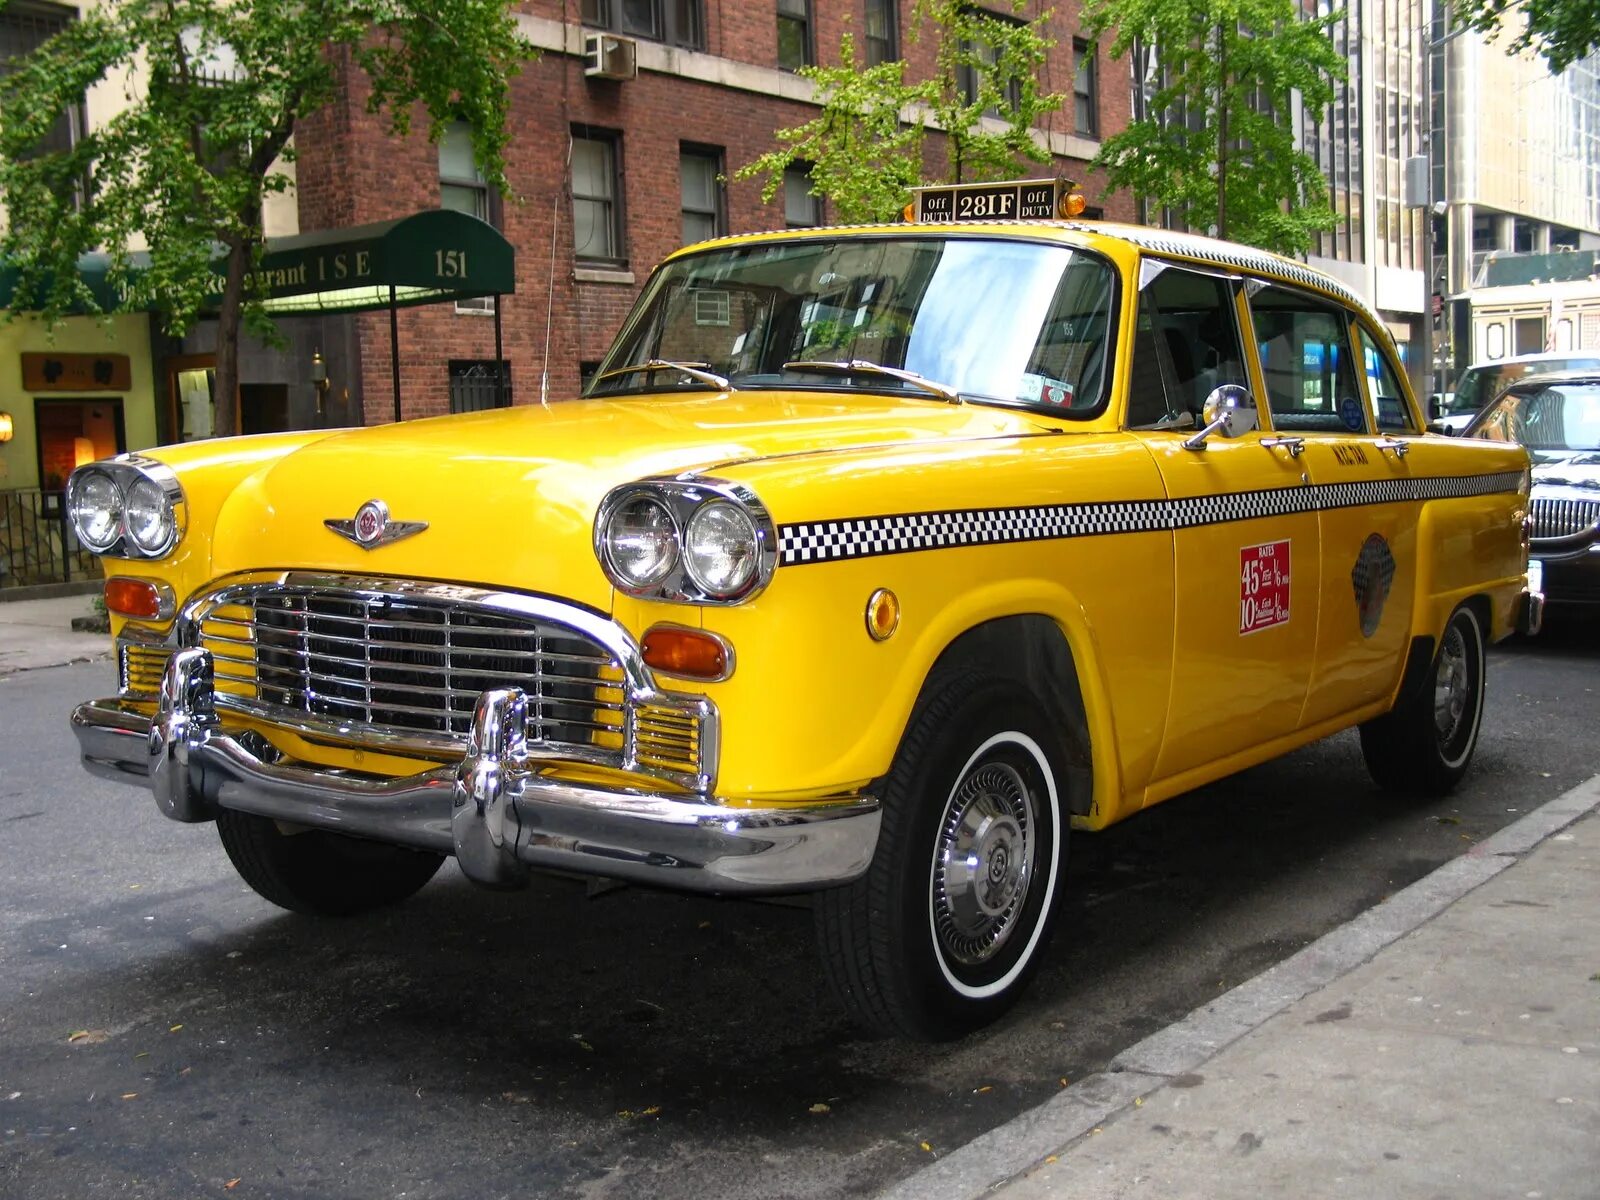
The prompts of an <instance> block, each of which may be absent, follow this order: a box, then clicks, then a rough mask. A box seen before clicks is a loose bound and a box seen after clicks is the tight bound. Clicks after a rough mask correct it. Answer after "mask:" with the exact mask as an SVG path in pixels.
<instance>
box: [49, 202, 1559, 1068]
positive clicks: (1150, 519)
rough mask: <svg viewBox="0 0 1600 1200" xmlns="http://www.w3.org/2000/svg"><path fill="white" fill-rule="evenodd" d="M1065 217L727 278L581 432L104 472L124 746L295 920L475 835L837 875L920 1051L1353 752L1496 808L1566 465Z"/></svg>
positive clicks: (885, 239) (836, 958)
mask: <svg viewBox="0 0 1600 1200" xmlns="http://www.w3.org/2000/svg"><path fill="white" fill-rule="evenodd" d="M973 197H982V199H980V200H976V201H975V200H973V199H972V198H973ZM1067 202H1068V201H1067V200H1066V199H1065V198H1064V197H1063V195H1062V194H1061V191H1060V189H1059V188H1058V187H1057V185H1056V184H1055V183H1054V182H1052V181H1043V182H1039V181H1024V182H1021V183H1012V184H1004V185H986V190H985V189H976V188H957V189H943V190H940V189H929V190H927V191H925V192H924V193H923V195H922V196H921V197H920V198H919V200H918V201H917V209H916V211H915V212H914V213H913V214H912V216H913V217H914V218H917V219H913V220H911V221H909V222H906V223H899V224H889V225H882V226H869V227H856V228H846V229H818V230H792V231H787V232H780V233H767V234H757V235H750V236H740V237H733V238H725V239H722V240H719V241H715V242H711V243H707V244H704V245H699V246H694V247H690V248H687V249H684V250H682V251H679V252H677V253H675V254H674V255H672V256H671V257H670V258H669V259H667V261H666V262H664V263H663V264H662V265H661V266H660V267H659V268H658V269H657V270H656V271H655V273H654V274H653V275H652V276H651V278H650V280H649V282H648V284H647V285H646V287H645V288H644V290H643V292H642V294H641V295H640V297H639V300H638V302H637V304H636V306H635V307H634V309H633V311H632V313H631V315H630V316H629V317H628V319H627V321H626V323H625V325H624V326H623V328H622V330H621V332H620V334H619V335H618V337H617V339H616V341H615V344H614V346H613V347H612V349H611V351H610V353H609V355H608V356H607V357H606V359H605V361H604V362H603V363H602V364H601V367H600V369H599V371H598V372H597V374H596V376H595V378H594V380H593V382H592V383H591V384H590V386H589V387H588V389H587V392H586V394H585V395H584V396H583V398H581V399H574V400H571V401H568V402H564V403H560V404H553V405H550V406H549V407H548V408H544V407H532V406H530V407H517V408H511V409H502V410H498V411H491V412H485V413H476V414H471V415H463V416H454V417H444V418H437V419H430V420H420V421H411V422H406V423H403V424H397V425H389V426H384V427H377V428H365V429H350V430H341V431H324V430H319V431H315V432H305V433H297V434H286V435H270V436H262V437H252V438H239V439H233V440H226V441H215V442H205V443H198V444H190V445H185V446H175V447H166V448H162V449H159V450H153V451H150V452H148V453H144V454H138V455H125V456H123V457H121V458H119V459H115V460H111V461H108V462H103V463H97V464H93V465H90V466H86V467H84V468H82V469H80V470H79V471H78V472H77V473H76V474H75V475H74V476H73V478H72V480H71V484H70V498H69V502H70V509H71V513H72V517H73V520H74V522H75V526H76V529H77V532H78V535H79V537H80V538H81V539H82V540H83V542H84V543H85V544H86V545H87V546H89V547H91V548H92V549H94V550H96V551H97V552H99V553H101V554H102V555H103V556H104V565H105V570H106V574H107V580H106V584H105V588H106V597H107V603H108V606H109V608H110V610H111V611H112V613H113V614H114V615H115V626H114V637H115V644H116V649H117V662H118V664H119V666H120V680H119V687H118V689H117V694H116V695H114V696H111V697H108V698H105V699H99V700H93V701H89V702H87V703H84V704H82V705H80V706H79V707H78V708H77V709H76V711H75V712H74V713H73V716H72V722H73V727H74V729H75V731H76V733H77V735H78V738H79V741H80V746H81V750H82V755H83V760H84V763H85V765H86V766H87V767H88V768H89V769H90V770H92V771H94V772H96V773H97V774H100V775H103V776H106V777H109V778H115V779H121V780H126V781H130V782H135V783H140V784H143V785H145V786H146V787H149V788H151V789H152V790H153V791H154V794H155V798H156V801H157V803H158V804H159V806H160V808H161V810H162V811H163V812H165V813H166V814H167V815H168V816H170V817H172V818H175V819H177V820H179V821H215V822H216V825H217V828H218V830H219V833H220V835H221V839H222V844H223V846H224V847H225V848H226V850H227V853H228V855H229V857H230V858H231V860H232V861H233V863H234V865H235V866H236V868H237V869H238V871H239V873H240V874H241V875H242V876H243V878H244V879H245V880H246V881H247V882H248V883H249V884H250V885H251V886H252V887H253V888H254V889H255V890H256V891H258V892H259V893H260V894H261V895H262V896H264V897H265V898H267V899H268V900H270V901H272V902H274V903H276V904H279V905H282V906H284V907H286V908H290V909H295V910H299V911H305V912H313V913H326V914H339V913H351V912H356V911H360V910H364V909H367V908H370V907H372V906H375V905H380V904H385V903H391V902H395V901H398V900H401V899H404V898H405V897H407V896H409V895H411V894H412V893H414V892H415V891H417V890H418V889H419V888H421V887H422V886H423V884H424V883H426V882H427V880H428V879H429V878H430V877H431V876H432V875H433V874H434V872H435V871H436V870H437V869H438V867H439V865H440V863H441V862H442V861H443V859H444V857H446V856H449V855H454V856H455V858H456V860H457V862H458V863H459V865H460V868H461V870H462V871H463V873H465V874H466V875H467V876H468V877H469V878H470V879H472V880H474V881H476V882H478V883H481V884H485V885H490V886H495V887H506V886H514V885H516V884H518V883H520V882H523V881H524V880H525V879H526V878H527V875H528V872H530V871H538V870H555V871H561V872H568V873H578V874H584V875H591V876H601V877H608V878H612V879H618V880H624V881H632V882H636V883H642V884H648V885H656V886H664V887H670V888H682V889H690V890H695V891H704V892H713V893H726V894H762V893H765V894H774V893H814V899H813V906H814V908H815V913H816V931H817V937H818V942H819V945H820V947H821V952H822V959H823V962H824V964H825V967H826V973H827V975H828V977H829V978H830V980H831V982H832V984H833V985H834V988H835V990H836V992H837V993H838V995H839V997H840V999H841V1000H842V1002H843V1004H844V1005H845V1007H846V1008H847V1009H848V1011H849V1012H850V1013H851V1014H852V1015H853V1016H854V1017H855V1018H856V1019H857V1020H859V1021H860V1022H862V1023H864V1024H866V1025H868V1026H870V1027H873V1028H875V1029H878V1030H883V1031H889V1032H892V1033H898V1034H902V1035H907V1036H913V1037H925V1038H940V1037H949V1036H954V1035H958V1034H960V1033H961V1032H963V1031H965V1030H968V1029H971V1028H973V1027H974V1026H976V1025H979V1024H981V1023H983V1022H985V1021H988V1020H991V1019H992V1018H993V1017H995V1016H996V1015H997V1014H998V1013H1000V1012H1001V1011H1002V1010H1003V1009H1005V1008H1006V1006H1008V1005H1009V1004H1011V1003H1012V1002H1013V1001H1014V1000H1015V999H1016V997H1017V995H1018V993H1019V992H1020V991H1021V990H1022V988H1023V987H1024V986H1025V984H1026V983H1027V981H1028V979H1029V977H1030V976H1031V975H1032V974H1033V973H1034V971H1035V969H1036V968H1037V967H1038V965H1039V963H1040V959H1041V957H1042V955H1043V954H1044V949H1045V946H1046V944H1047V941H1048V939H1049V937H1050V934H1051V929H1052V925H1053V924H1054V921H1055V915H1056V912H1057V910H1058V908H1059V904H1060V900H1061V896H1062V893H1063V889H1064V888H1065V887H1066V886H1067V875H1066V870H1067V853H1066V852H1067V844H1068V837H1069V833H1070V832H1071V831H1092V830H1098V829H1102V828H1104V827H1105V826H1107V825H1110V824H1112V823H1113V822H1116V821H1120V820H1122V819H1124V818H1126V817H1129V816H1132V815H1133V814H1135V813H1137V812H1139V811H1140V810H1141V809H1143V808H1146V807H1148V806H1150V805H1152V804H1156V803H1158V802H1160V801H1162V800H1165V799H1167V798H1168V797H1171V796H1174V795H1177V794H1179V793H1182V792H1185V791H1188V790H1189V789H1192V788H1195V787H1197V786H1199V785H1201V784H1204V783H1206V782H1208V781H1210V780H1214V779H1217V778H1219V777H1221V776H1224V775H1227V774H1229V773H1231V772H1234V771H1238V770H1240V769H1241V768H1244V767H1248V766H1250V765H1251V764H1253V763H1258V762H1261V761H1262V760H1264V759H1267V758H1269V757H1271V756H1273V755H1278V754H1281V753H1283V752H1285V751H1287V750H1290V749H1292V748H1294V747H1296V746H1299V745H1302V744H1304V743H1306V742H1309V741H1312V740H1313V739H1316V738H1321V737H1324V736H1326V735H1328V734H1331V733H1333V732H1335V731H1337V730H1341V729H1344V728H1347V727H1350V726H1359V727H1360V730H1361V745H1362V749H1363V752H1364V755H1365V758H1366V761H1367V764H1368V766H1369V767H1370V769H1371V773H1372V775H1373V776H1374V778H1375V779H1376V781H1377V782H1378V783H1379V784H1381V785H1382V786H1384V787H1388V788H1394V789H1401V790H1407V791H1412V792H1423V793H1438V792H1442V791H1444V790H1446V789H1448V788H1450V787H1451V786H1452V785H1454V784H1455V783H1456V782H1457V781H1458V780H1459V779H1460V778H1461V777H1462V774H1463V773H1464V772H1465V771H1466V770H1467V767H1468V763H1469V761H1470V759H1471V758H1472V754H1473V749H1474V746H1475V744H1476V742H1477V737H1478V726H1479V720H1480V718H1481V716H1482V713H1483V701H1484V666H1485V657H1484V648H1485V646H1486V645H1487V644H1489V643H1492V642H1494V641H1497V640H1499V639H1501V638H1504V637H1506V636H1508V635H1509V634H1511V633H1512V632H1513V631H1514V630H1516V629H1518V628H1523V629H1526V628H1529V627H1530V626H1533V625H1536V623H1537V620H1538V616H1539V612H1540V598H1539V597H1538V596H1537V595H1536V594H1533V593H1530V592H1529V591H1528V589H1527V581H1526V569H1527V545H1526V535H1525V517H1526V514H1527V508H1528V458H1527V455H1526V453H1525V452H1524V451H1523V450H1522V449H1521V448H1520V447H1517V446H1514V445H1505V444H1494V443H1490V442H1484V441H1462V440H1460V439H1453V438H1445V437H1432V436H1427V435H1425V434H1424V432H1423V418H1422V414H1421V413H1420V412H1419V410H1418V407H1417V404H1416V400H1415V398H1414V397H1413V395H1412V393H1411V390H1410V388H1409V387H1408V385H1407V383H1406V379H1405V375H1404V373H1403V372H1402V371H1401V369H1400V365H1399V362H1398V360H1397V357H1396V354H1395V351H1394V347H1393V345H1392V344H1391V342H1390V340H1389V339H1388V337H1387V336H1386V335H1385V333H1384V330H1383V327H1382V325H1381V324H1380V323H1379V322H1378V320H1377V319H1376V318H1375V317H1374V315H1373V313H1372V312H1371V311H1370V310H1369V309H1368V308H1367V306H1366V305H1365V304H1364V303H1362V301H1361V300H1360V299H1359V298H1358V297H1356V296H1355V295H1353V294H1352V293H1351V292H1350V291H1349V290H1348V289H1346V288H1345V287H1343V286H1342V285H1341V284H1339V283H1338V282H1336V281H1335V280H1333V279H1330V278H1328V277H1326V276H1324V275H1321V274H1319V273H1317V272H1315V271H1312V270H1308V269H1307V268H1306V267H1305V266H1304V265H1302V264H1301V263H1298V262H1294V261H1291V260H1289V259H1285V258H1280V257H1277V256H1275V255H1272V254H1267V253H1262V252H1260V251H1257V250H1253V249H1250V248H1248V247H1245V246H1239V245H1233V244H1228V243H1224V242H1219V241H1214V240H1208V239H1205V238H1200V237H1191V236H1184V235H1180V234H1176V233H1170V232H1166V231H1161V230H1154V229H1147V228H1139V227H1131V226H1117V225H1107V224H1100V223H1086V222H1078V221H1073V220H1070V219H1061V217H1060V216H1059V213H1060V212H1061V211H1063V210H1062V208H1061V205H1063V204H1065V203H1067ZM971 213H978V214H981V215H983V216H984V217H985V218H986V219H984V220H980V221H968V220H961V219H959V218H961V217H962V216H964V215H967V214H971ZM1041 217H1042V218H1044V219H1038V218H1041ZM952 218H956V219H952Z"/></svg>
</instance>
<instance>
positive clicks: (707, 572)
mask: <svg viewBox="0 0 1600 1200" xmlns="http://www.w3.org/2000/svg"><path fill="white" fill-rule="evenodd" d="M683 542H684V544H683V561H684V565H685V566H686V567H687V568H688V569H689V577H690V578H691V579H693V580H694V582H695V583H696V584H697V585H698V586H699V587H700V588H702V589H703V590H704V591H706V592H707V593H708V594H710V595H712V596H717V597H724V596H732V595H736V594H737V593H739V592H742V591H743V590H744V589H745V588H747V587H749V586H750V582H751V581H752V580H753V579H754V578H755V577H756V568H757V566H758V563H759V560H760V553H761V538H760V535H759V534H757V532H756V526H755V522H754V521H752V520H751V519H750V515H749V514H748V513H746V512H745V511H744V509H742V508H740V507H739V506H738V505H737V504H730V503H728V502H727V501H725V500H714V501H712V502H711V503H710V504H706V505H703V506H701V508H700V510H699V511H698V512H696V513H695V514H694V516H692V517H690V518H689V528H688V530H687V531H686V532H685V534H684V539H683Z"/></svg>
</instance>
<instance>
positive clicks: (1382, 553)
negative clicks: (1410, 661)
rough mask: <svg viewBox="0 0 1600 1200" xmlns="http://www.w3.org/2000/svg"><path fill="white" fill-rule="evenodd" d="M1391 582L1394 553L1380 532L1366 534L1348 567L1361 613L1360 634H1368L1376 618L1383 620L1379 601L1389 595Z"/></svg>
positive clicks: (1375, 625) (1372, 632)
mask: <svg viewBox="0 0 1600 1200" xmlns="http://www.w3.org/2000/svg"><path fill="white" fill-rule="evenodd" d="M1393 582H1394V555H1393V554H1391V553H1390V552H1389V543H1388V542H1386V541H1384V540H1383V536H1382V535H1381V534H1377V533H1372V534H1368V535H1367V540H1366V541H1365V542H1363V543H1362V545H1361V553H1360V554H1358V555H1356V565H1355V566H1354V567H1353V568H1352V569H1351V571H1350V584H1351V586H1352V587H1354V588H1355V593H1356V611H1357V612H1359V613H1360V614H1361V636H1362V637H1371V636H1372V635H1373V634H1375V633H1377V632H1378V622H1380V621H1381V620H1383V604H1384V601H1386V600H1387V599H1388V598H1389V585H1390V584H1392V583H1393Z"/></svg>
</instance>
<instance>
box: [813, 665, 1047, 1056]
mask: <svg viewBox="0 0 1600 1200" xmlns="http://www.w3.org/2000/svg"><path fill="white" fill-rule="evenodd" d="M1044 711H1045V710H1044V708H1043V706H1041V705H1039V704H1036V703H1029V702H1028V699H1027V697H1026V695H1025V694H1023V693H1021V692H1019V690H1018V689H1017V688H1016V687H1015V686H1014V685H1010V684H1007V683H1004V682H1002V681H1000V680H996V679H990V678H986V677H982V676H971V675H961V676H954V677H948V678H946V679H944V680H942V681H935V683H934V684H933V685H931V686H930V689H929V693H928V696H927V698H926V699H925V700H924V701H923V702H922V703H920V704H919V705H918V708H917V711H916V712H915V713H914V714H913V716H912V719H911V724H910V726H909V727H908V729H907V731H906V736H905V738H904V740H903V741H902V743H901V747H900V751H899V753H898V754H897V755H896V759H895V763H894V766H893V767H892V768H891V770H890V773H889V776H888V779H887V781H886V786H885V788H884V793H883V796H882V802H883V824H882V827H881V829H880V832H879V837H878V846H877V852H876V853H875V854H874V856H873V861H872V866H871V867H870V868H868V870H867V873H866V875H864V876H863V877H862V878H860V879H858V880H857V881H856V882H854V883H852V884H849V885H847V886H845V887H842V888H834V889H832V890H830V891H827V892H824V893H822V894H821V895H820V896H819V897H818V898H817V904H816V923H817V938H818V944H819V946H820V948H821V951H822V958H823V963H824V967H825V970H826V972H827V974H828V978H829V982H830V983H831V984H832V985H833V989H834V991H835V992H836V993H837V994H838V996H839V998H840V1000H841V1001H842V1002H843V1003H844V1006H845V1008H846V1009H847V1010H848V1011H849V1013H850V1015H851V1016H852V1017H854V1018H855V1019H856V1020H857V1021H859V1022H860V1023H861V1024H863V1025H866V1026H868V1027H869V1028H872V1029H874V1030H876V1031H879V1032H882V1033H888V1034H891V1035H899V1036H909V1037H913V1038H919V1039H926V1040H942V1039H946V1038H951V1037H958V1036H960V1035H961V1034H963V1033H966V1032H968V1031H969V1030H971V1029H975V1028H977V1027H978V1026H980V1025H984V1024H987V1023H988V1022H990V1021H992V1020H994V1019H995V1018H996V1017H998V1016H999V1015H1000V1014H1001V1013H1002V1012H1004V1011H1005V1010H1006V1009H1007V1008H1009V1007H1010V1006H1011V1004H1012V1003H1013V1002H1014V1001H1015V1000H1016V998H1017V996H1018V995H1019V994H1020V993H1021V992H1022V990H1023V988H1024V987H1025V986H1026V985H1027V983H1028V980H1029V979H1030V978H1031V977H1032V975H1033V973H1034V972H1035V971H1036V970H1037V969H1038V966H1039V960H1040V959H1041V957H1042V956H1043V954H1044V948H1045V945H1046V943H1047V942H1048V940H1049V936H1050V931H1051V927H1052V925H1053V922H1054V917H1055V912H1056V908H1057V906H1058V902H1059V900H1060V893H1061V878H1062V866H1063V863H1064V862H1065V858H1066V848H1067V831H1068V810H1067V797H1066V774H1065V771H1064V769H1063V764H1062V762H1061V755H1060V752H1059V749H1057V748H1056V747H1057V745H1058V739H1059V734H1058V733H1057V732H1056V731H1053V730H1052V729H1051V728H1050V727H1049V724H1048V722H1047V721H1046V720H1045V719H1044V717H1043V716H1042V713H1043V712H1044Z"/></svg>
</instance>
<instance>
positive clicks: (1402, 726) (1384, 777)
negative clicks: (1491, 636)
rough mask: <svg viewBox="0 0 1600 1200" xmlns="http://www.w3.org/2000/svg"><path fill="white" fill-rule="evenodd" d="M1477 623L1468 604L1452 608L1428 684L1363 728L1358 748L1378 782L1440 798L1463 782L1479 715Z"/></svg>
mask: <svg viewBox="0 0 1600 1200" xmlns="http://www.w3.org/2000/svg"><path fill="white" fill-rule="evenodd" d="M1483 695H1484V652H1483V627H1482V626H1481V625H1480V624H1479V622H1478V616H1477V614H1476V613H1475V612H1473V610H1472V609H1471V608H1470V607H1468V606H1467V605H1462V606H1461V607H1460V608H1458V609H1456V611H1455V612H1453V613H1451V614H1450V620H1449V622H1448V623H1447V624H1446V625H1445V627H1444V636H1443V637H1441V638H1440V639H1439V650H1438V653H1437V654H1435V656H1434V660H1433V668H1432V671H1431V673H1430V675H1429V677H1428V680H1427V682H1426V684H1425V685H1424V686H1423V687H1421V688H1419V689H1417V691H1416V692H1415V694H1414V695H1412V696H1411V698H1410V699H1409V700H1407V701H1406V702H1405V703H1404V704H1402V705H1401V706H1400V707H1398V708H1396V709H1395V710H1394V711H1393V712H1389V713H1386V714H1384V715H1383V716H1381V717H1378V718H1377V719H1376V720H1372V721H1368V722H1367V723H1366V724H1365V725H1363V726H1362V727H1361V752H1362V755H1363V756H1364V757H1365V758H1366V760H1367V770H1368V772H1369V773H1370V774H1371V775H1372V778H1373V779H1374V780H1375V781H1376V782H1377V783H1378V785H1379V786H1380V787H1384V788H1388V789H1390V790H1392V791H1398V792H1411V793H1415V794H1419V795H1425V796H1442V795H1444V794H1445V793H1446V792H1448V791H1450V789H1452V788H1453V787H1455V786H1456V784H1457V783H1459V782H1460V781H1461V778H1462V776H1464V775H1465V774H1466V773H1467V767H1468V765H1469V764H1470V763H1471V761H1472V754H1473V751H1474V750H1476V749H1477V746H1478V726H1479V724H1480V723H1481V721H1482V720H1483Z"/></svg>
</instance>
